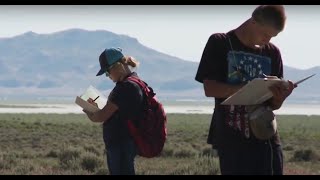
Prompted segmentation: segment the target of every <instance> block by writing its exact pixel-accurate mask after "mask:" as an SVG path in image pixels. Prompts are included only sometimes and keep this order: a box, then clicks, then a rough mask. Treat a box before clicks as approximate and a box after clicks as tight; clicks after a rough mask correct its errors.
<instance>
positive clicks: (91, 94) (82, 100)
mask: <svg viewBox="0 0 320 180" xmlns="http://www.w3.org/2000/svg"><path fill="white" fill-rule="evenodd" d="M97 97H98V98H97ZM89 98H91V99H93V100H94V99H96V98H97V99H96V100H95V103H97V104H98V107H96V106H94V105H92V104H90V103H89V102H87V100H88V99H89ZM75 103H76V104H78V105H79V106H80V107H82V108H83V109H86V110H88V111H90V112H97V111H98V110H99V109H102V108H103V107H104V106H105V105H106V103H107V98H106V97H105V96H103V94H102V93H101V92H100V91H98V90H97V89H96V88H94V87H93V86H91V85H90V86H89V87H88V88H87V89H86V91H85V92H84V93H83V94H82V95H81V96H77V97H76V100H75Z"/></svg>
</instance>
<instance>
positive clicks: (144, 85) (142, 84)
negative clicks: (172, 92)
mask: <svg viewBox="0 0 320 180" xmlns="http://www.w3.org/2000/svg"><path fill="white" fill-rule="evenodd" d="M127 80H129V81H131V82H134V83H136V84H138V85H139V87H140V88H141V89H142V91H143V92H145V94H146V96H147V97H149V96H150V95H151V97H153V96H154V95H156V94H155V93H154V92H153V89H152V88H151V87H149V86H148V84H147V83H146V82H144V81H142V80H141V79H140V78H138V77H136V76H130V77H128V78H127Z"/></svg>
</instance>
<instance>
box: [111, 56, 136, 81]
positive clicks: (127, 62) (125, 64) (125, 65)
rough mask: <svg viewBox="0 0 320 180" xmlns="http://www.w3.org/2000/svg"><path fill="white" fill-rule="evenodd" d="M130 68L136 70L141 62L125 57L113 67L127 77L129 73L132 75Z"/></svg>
mask: <svg viewBox="0 0 320 180" xmlns="http://www.w3.org/2000/svg"><path fill="white" fill-rule="evenodd" d="M129 66H131V67H132V68H136V67H138V66H139V62H138V61H137V60H136V59H135V58H134V57H132V56H124V57H123V58H122V59H121V60H120V61H118V62H116V63H115V64H114V65H113V68H114V69H115V70H116V71H117V72H119V73H121V74H122V76H125V75H127V74H128V73H131V69H130V68H129Z"/></svg>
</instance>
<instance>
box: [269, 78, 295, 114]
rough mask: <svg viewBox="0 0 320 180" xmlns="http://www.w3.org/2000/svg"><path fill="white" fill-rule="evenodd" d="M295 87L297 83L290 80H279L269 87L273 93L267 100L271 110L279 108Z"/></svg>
mask: <svg viewBox="0 0 320 180" xmlns="http://www.w3.org/2000/svg"><path fill="white" fill-rule="evenodd" d="M295 87H297V85H295V84H293V82H292V81H290V80H288V81H284V82H279V83H277V84H274V85H273V86H271V87H269V89H270V91H271V92H272V94H273V97H272V98H271V99H270V101H269V103H270V106H271V108H272V109H273V110H276V109H279V108H280V107H281V106H282V103H283V102H284V100H285V99H286V98H287V97H288V96H289V95H290V94H291V93H292V91H293V89H294V88H295Z"/></svg>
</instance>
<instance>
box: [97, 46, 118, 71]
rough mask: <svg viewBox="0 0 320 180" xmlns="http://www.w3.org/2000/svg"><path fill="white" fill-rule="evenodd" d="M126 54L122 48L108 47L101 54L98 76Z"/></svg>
mask: <svg viewBox="0 0 320 180" xmlns="http://www.w3.org/2000/svg"><path fill="white" fill-rule="evenodd" d="M123 57H124V55H123V54H122V49H121V48H107V49H105V50H104V51H103V52H102V53H101V54H100V56H99V62H100V68H101V69H100V71H99V72H98V73H97V75H96V76H100V75H102V74H104V73H105V72H106V71H107V69H108V68H109V67H110V66H112V65H113V64H114V63H116V62H118V61H120V60H121V59H122V58H123Z"/></svg>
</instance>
